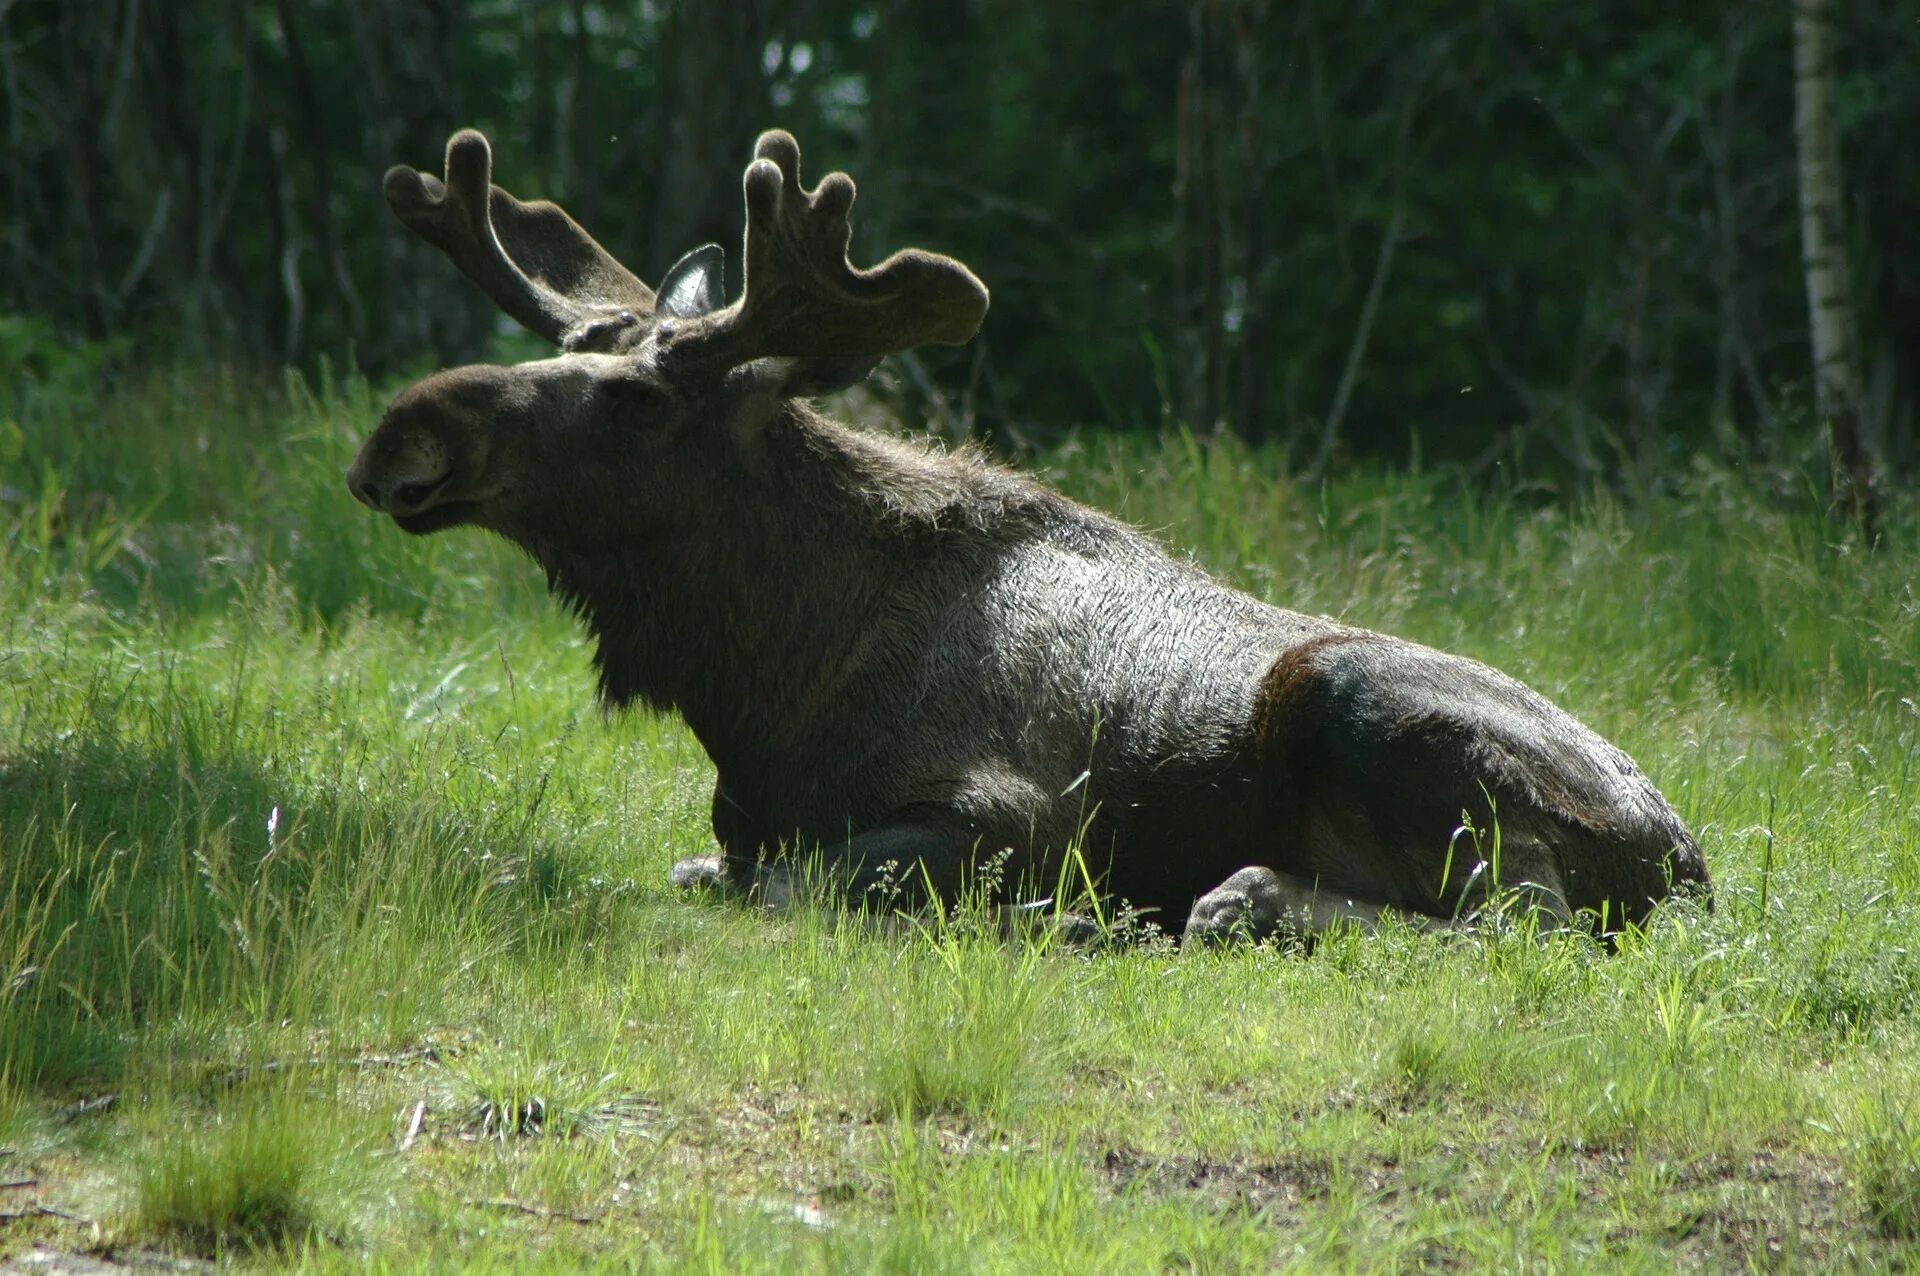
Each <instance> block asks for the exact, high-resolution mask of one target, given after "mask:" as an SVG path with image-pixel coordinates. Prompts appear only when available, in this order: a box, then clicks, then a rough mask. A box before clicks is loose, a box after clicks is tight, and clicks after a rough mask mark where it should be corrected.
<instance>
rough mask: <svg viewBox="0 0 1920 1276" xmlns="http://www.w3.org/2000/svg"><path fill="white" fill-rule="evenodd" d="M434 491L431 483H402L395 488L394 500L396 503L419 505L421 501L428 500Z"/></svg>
mask: <svg viewBox="0 0 1920 1276" xmlns="http://www.w3.org/2000/svg"><path fill="white" fill-rule="evenodd" d="M432 491H433V485H432V484H431V483H402V484H401V485H400V486H399V487H397V488H395V489H394V492H393V502H394V504H395V505H405V506H414V505H418V504H419V503H420V502H421V501H424V500H426V499H427V495H428V494H429V493H430V492H432Z"/></svg>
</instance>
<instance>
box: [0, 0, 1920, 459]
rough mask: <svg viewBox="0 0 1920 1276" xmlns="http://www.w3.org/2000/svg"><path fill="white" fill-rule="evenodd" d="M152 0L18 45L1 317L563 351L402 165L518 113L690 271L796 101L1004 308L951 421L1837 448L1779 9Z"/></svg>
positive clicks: (1843, 119)
mask: <svg viewBox="0 0 1920 1276" xmlns="http://www.w3.org/2000/svg"><path fill="white" fill-rule="evenodd" d="M1843 9H1844V12H1843V14H1842V15H1841V26H1840V29H1839V31H1838V32H1837V37H1838V40H1837V44H1838V59H1839V66H1840V68H1841V83H1840V85H1839V92H1838V97H1839V117H1840V128H1841V137H1842V144H1843V150H1844V155H1843V160H1844V165H1845V169H1844V171H1845V174H1846V179H1847V188H1848V197H1849V201H1850V204H1849V218H1850V224H1849V226H1848V228H1847V229H1848V232H1849V241H1850V245H1851V248H1852V250H1853V257H1854V261H1855V265H1856V273H1857V276H1858V278H1857V281H1856V282H1857V287H1856V290H1855V291H1856V296H1857V299H1858V300H1857V304H1858V306H1859V309H1860V311H1861V315H1862V320H1863V329H1864V334H1865V337H1866V347H1865V349H1866V357H1867V368H1866V372H1867V378H1866V380H1867V384H1868V385H1869V386H1870V387H1873V389H1872V391H1871V393H1870V396H1869V400H1870V401H1869V404H1868V414H1869V417H1870V418H1871V424H1873V425H1874V426H1875V427H1876V429H1877V432H1878V433H1879V434H1880V435H1881V436H1882V437H1881V438H1880V440H1879V441H1880V443H1881V444H1882V446H1883V447H1884V448H1886V449H1887V451H1888V452H1889V453H1890V454H1891V456H1892V457H1893V459H1894V460H1895V461H1896V462H1897V463H1899V464H1902V465H1910V464H1911V463H1912V460H1913V456H1914V448H1915V437H1916V436H1915V434H1914V430H1913V419H1914V412H1915V406H1914V405H1915V395H1916V386H1915V382H1914V373H1913V370H1912V368H1913V364H1914V361H1913V359H1912V358H1911V351H1912V349H1913V346H1914V341H1915V334H1916V332H1920V315H1917V313H1916V309H1915V305H1914V300H1913V299H1914V295H1915V293H1914V280H1915V279H1916V278H1917V277H1920V238H1916V233H1915V231H1914V219H1913V218H1912V216H1911V208H1912V204H1913V191H1914V189H1915V185H1916V182H1917V181H1920V168H1916V160H1915V157H1914V150H1913V147H1912V146H1911V144H1910V139H1911V137H1912V136H1913V135H1914V134H1915V131H1916V121H1917V120H1920V90H1916V88H1915V87H1914V77H1913V76H1912V75H1911V74H1910V73H1909V69H1910V68H1911V67H1912V66H1913V65H1914V64H1915V61H1916V59H1917V58H1920V28H1917V27H1916V26H1915V24H1914V23H1913V22H1912V21H1911V20H1910V18H1911V15H1910V13H1909V11H1908V9H1909V7H1908V6H1907V5H1904V4H1902V3H1899V2H1898V0H1855V3H1852V4H1849V5H1846V6H1843ZM110 11H111V17H102V18H100V19H98V20H87V18H86V15H83V14H81V13H80V11H79V10H77V9H74V8H73V7H72V6H61V5H55V4H47V3H26V4H20V5H16V6H13V7H12V8H11V10H10V12H9V13H8V16H7V19H6V23H5V25H4V26H0V70H3V71H4V74H0V102H4V111H3V112H0V114H3V115H4V118H6V119H7V120H8V121H9V122H10V123H9V130H10V131H9V133H8V147H7V149H6V152H5V158H4V160H0V197H4V199H5V206H6V207H7V208H8V209H9V213H10V219H11V221H10V228H9V229H8V230H7V231H6V233H4V234H0V312H7V311H12V312H20V313H25V314H30V315H35V316H41V315H44V316H49V317H51V318H52V319H53V320H54V321H55V322H56V323H57V324H58V325H59V327H60V328H61V330H63V331H75V332H84V333H87V334H90V335H91V336H92V337H94V338H95V339H96V340H99V339H104V338H108V337H111V343H110V344H111V345H112V346H113V347H114V348H116V349H117V348H121V347H124V346H125V345H126V344H128V342H129V341H130V340H133V339H135V338H130V336H129V334H137V341H138V344H139V346H140V348H141V349H142V350H143V351H145V352H147V353H149V354H153V353H162V354H164V353H167V352H189V353H199V354H212V355H216V356H219V357H241V358H250V359H256V360H260V359H265V360H279V359H293V360H297V361H301V362H305V363H308V364H312V363H314V362H317V359H318V357H319V356H322V355H325V354H328V353H336V352H339V351H342V350H352V351H354V352H355V356H356V357H357V358H358V359H359V360H360V361H361V363H362V365H363V366H365V367H368V368H369V369H371V370H374V371H376V372H378V373H380V374H382V375H385V374H388V373H398V372H402V371H405V370H408V369H410V368H417V367H419V366H421V365H422V364H423V363H424V362H428V361H449V360H454V359H464V360H470V359H473V358H476V357H481V356H484V355H488V354H491V353H499V352H505V353H510V354H512V355H514V356H515V357H519V356H522V355H525V354H526V353H528V352H530V350H531V349H532V345H531V344H530V343H528V342H526V341H525V340H524V339H520V338H517V337H513V336H509V335H506V334H505V333H504V328H505V326H506V325H505V323H504V321H503V320H501V319H499V317H498V316H496V315H495V314H494V313H493V312H492V310H491V308H490V307H489V306H488V305H487V304H486V303H485V302H484V301H483V300H481V299H480V298H479V297H478V296H476V295H475V294H474V293H473V292H472V290H471V289H470V287H469V286H468V285H466V283H465V282H464V281H463V280H461V279H459V278H458V277H457V275H456V273H455V272H454V271H453V270H452V269H451V268H450V267H449V266H448V265H447V264H446V263H445V262H443V261H441V260H439V259H438V258H437V256H436V255H435V254H433V253H432V252H431V251H430V250H429V249H427V248H426V247H425V246H423V245H420V244H417V243H415V242H412V241H410V240H409V239H408V238H407V237H406V236H405V235H404V233H403V232H401V231H400V230H399V229H398V228H397V227H396V226H395V225H394V224H393V223H392V219H391V218H390V217H389V216H388V215H387V213H386V211H385V210H384V208H383V207H382V206H381V203H382V201H381V199H380V196H379V193H378V188H379V176H380V173H381V171H382V170H383V169H384V167H385V166H386V165H388V164H390V163H396V162H405V163H410V164H415V165H420V166H426V167H433V166H434V165H435V164H436V163H437V159H438V156H439V155H440V153H441V148H442V146H443V144H444V142H445V140H446V137H447V136H448V134H449V133H450V132H451V131H452V130H453V129H454V128H457V127H459V126H462V125H477V126H480V127H482V128H484V129H485V130H486V131H487V132H488V133H489V135H490V136H491V137H492V138H493V139H494V142H495V145H496V151H497V156H498V174H499V176H500V177H501V179H502V181H503V183H504V184H505V185H507V186H508V187H509V188H510V189H512V190H514V191H516V192H517V193H519V194H521V195H523V196H536V195H538V196H546V197H552V198H555V199H558V200H560V201H562V202H563V203H564V204H565V205H566V206H567V207H568V208H569V209H570V210H571V212H572V213H573V214H574V215H575V216H576V217H577V218H578V219H579V220H580V221H581V222H582V224H584V225H585V226H587V227H588V228H589V229H590V230H592V231H593V232H594V233H596V234H598V235H600V236H601V237H602V238H603V239H604V241H605V242H606V243H607V245H608V246H609V247H610V248H611V249H612V250H613V251H614V252H615V253H616V255H618V256H619V257H621V258H622V259H623V260H624V261H626V262H628V263H629V264H630V265H631V266H632V267H633V268H634V269H635V270H636V272H638V273H639V274H641V275H642V276H643V277H645V278H647V279H649V280H653V279H657V278H659V276H660V275H661V274H662V273H663V272H664V270H665V269H666V267H667V266H668V265H669V264H670V263H671V261H672V260H673V259H674V258H675V257H676V256H678V255H679V253H680V252H682V251H684V250H686V249H688V248H690V247H692V246H694V245H696V244H698V243H701V242H706V241H709V240H711V241H717V242H721V243H723V244H728V245H732V244H734V243H736V242H738V240H737V237H738V234H739V225H738V217H739V208H738V202H737V201H738V190H739V172H740V168H741V166H742V164H743V163H744V161H745V159H746V158H747V156H748V155H749V154H750V148H751V144H752V139H753V136H754V134H755V133H756V132H757V131H758V130H759V129H761V128H763V127H767V126H770V125H774V124H778V125H782V126H785V127H788V128H791V129H792V130H794V131H795V132H796V133H797V134H798V135H799V136H800V137H801V139H802V141H803V143H804V144H805V145H806V147H807V154H808V157H809V160H808V163H809V167H810V169H811V171H812V172H814V173H816V174H818V173H824V172H826V171H828V170H829V169H831V168H836V167H837V168H845V169H847V170H849V171H851V172H853V173H854V174H855V176H856V177H857V178H858V179H859V180H860V182H861V184H862V189H863V192H864V193H863V198H862V200H861V202H860V212H859V216H858V219H857V225H856V242H855V251H856V254H857V255H858V256H859V258H860V260H862V261H871V260H874V259H876V258H877V257H878V256H880V255H884V254H885V253H886V252H889V251H891V250H892V249H894V248H897V247H900V246H902V245H905V244H908V243H924V244H927V245H929V246H933V247H937V248H940V249H943V250H946V251H950V252H953V253H956V254H957V255H959V256H960V257H962V258H963V259H964V260H966V261H968V262H969V263H970V264H971V265H973V266H974V267H975V268H976V269H977V270H978V272H979V273H980V275H981V276H982V278H984V279H985V280H986V281H987V282H988V284H989V285H990V286H991V287H992V289H993V290H994V298H995V301H994V307H993V312H992V314H991V316H990V317H989V319H988V323H987V327H986V330H985V333H984V335H983V336H982V338H981V339H980V340H979V341H978V342H977V343H976V344H975V345H974V346H973V347H972V348H971V349H970V350H968V351H964V352H948V351H929V352H925V353H922V354H920V355H917V356H915V357H914V358H912V359H910V360H907V361H904V362H902V363H901V364H900V365H899V370H898V372H897V374H896V375H894V376H891V377H888V378H885V379H883V380H882V381H881V382H880V383H879V389H880V390H881V391H882V392H883V393H885V394H888V395H889V396H891V397H893V398H896V399H898V400H901V401H902V402H904V403H905V404H907V405H909V406H910V407H911V408H912V410H914V411H916V412H917V411H924V412H925V413H926V414H927V416H928V417H929V419H930V420H932V421H933V422H934V423H935V424H936V425H938V426H939V427H941V428H943V429H948V430H954V431H965V430H967V429H969V428H973V427H976V426H986V427H989V428H991V429H992V430H993V431H994V432H995V433H996V434H998V435H1001V436H1010V435H1011V436H1015V437H1019V436H1024V435H1025V434H1027V433H1031V432H1033V431H1034V430H1036V429H1038V430H1040V431H1042V432H1053V431H1057V430H1059V429H1062V428H1065V427H1068V426H1070V425H1072V424H1074V423H1078V422H1082V421H1087V420H1096V421H1099V422H1101V423H1103V424H1105V425H1110V426H1111V425H1134V426H1145V427H1149V428H1159V427H1161V426H1163V425H1165V424H1166V423H1167V422H1168V421H1169V420H1186V421H1188V422H1190V423H1192V424H1194V425H1195V426H1196V427H1198V428H1201V429H1202V430H1210V429H1211V427H1212V426H1213V425H1214V423H1215V422H1216V421H1224V422H1226V423H1228V424H1230V425H1231V426H1233V427H1235V428H1237V429H1238V430H1240V431H1241V432H1243V433H1245V434H1247V435H1249V436H1253V437H1259V438H1266V439H1277V440H1282V441H1285V442H1287V443H1289V445H1290V447H1291V452H1292V455H1293V457H1294V459H1295V460H1296V461H1297V462H1311V461H1315V460H1317V459H1324V458H1325V457H1326V456H1336V457H1337V456H1339V455H1353V456H1360V457H1371V458H1388V459H1391V460H1394V461H1396V462H1397V461H1399V460H1401V459H1402V458H1405V457H1407V456H1408V455H1409V442H1408V440H1409V436H1410V435H1412V436H1414V437H1415V438H1416V439H1417V442H1415V443H1414V444H1413V445H1412V448H1413V453H1414V454H1416V455H1417V454H1418V452H1419V451H1420V450H1424V451H1426V452H1427V453H1428V454H1429V455H1445V456H1450V457H1455V458H1473V459H1475V460H1476V462H1477V463H1478V464H1481V465H1492V464H1494V463H1496V462H1499V461H1503V460H1510V459H1511V458H1513V457H1516V456H1524V457H1527V458H1529V459H1530V461H1531V469H1532V470H1533V472H1534V473H1535V474H1537V475H1547V474H1549V472H1550V471H1551V472H1552V473H1553V474H1556V475H1566V474H1571V475H1575V476H1579V477H1583V478H1584V477H1590V476H1593V475H1598V474H1607V475H1610V476H1618V475H1622V474H1624V477H1625V481H1626V482H1627V483H1628V484H1629V485H1630V486H1632V487H1633V488H1635V489H1639V488H1644V487H1648V486H1658V485H1659V484H1660V483H1661V482H1662V480H1663V478H1664V477H1665V476H1667V475H1669V474H1671V473H1672V472H1673V471H1674V469H1675V468H1676V464H1677V461H1678V458H1679V457H1681V456H1683V455H1685V454H1686V453H1688V452H1691V451H1696V450H1701V449H1710V450H1712V451H1714V452H1716V453H1718V454H1722V455H1727V456H1735V457H1743V456H1745V455H1747V454H1749V453H1751V452H1753V451H1755V450H1757V451H1758V452H1759V454H1760V455H1761V456H1762V457H1763V458H1765V459H1767V460H1769V461H1775V462H1784V463H1786V464H1789V465H1798V466H1806V465H1808V464H1809V463H1810V462H1817V461H1819V460H1820V455H1819V449H1820V447H1821V446H1822V445H1821V444H1820V443H1819V442H1818V436H1817V432H1816V431H1815V430H1813V429H1811V428H1808V427H1809V422H1808V421H1807V420H1806V417H1807V408H1808V405H1807V403H1806V402H1805V399H1806V395H1805V393H1804V391H1805V386H1806V383H1807V381H1808V379H1809V375H1810V369H1809V367H1808V353H1807V348H1806V347H1807V342H1806V336H1805V334H1806V328H1807V318H1806V301H1805V295H1804V289H1803V281H1802V277H1801V273H1800V262H1799V239H1798V233H1797V222H1796V220H1795V219H1796V217H1797V210H1796V203H1795V167H1794V150H1793V144H1792V128H1791V123H1792V111H1793V108H1792V85H1793V74H1792V52H1791V38H1790V23H1789V20H1788V19H1789V12H1788V10H1787V9H1785V8H1783V7H1781V6H1779V5H1774V4H1762V3H1757V2H1756V0H1739V2H1737V3H1733V4H1730V5H1723V6H1703V5H1665V6H1649V5H1638V6H1630V7H1629V8H1628V9H1624V10H1623V9H1621V8H1619V7H1618V6H1601V5H1597V4H1591V3H1589V4H1572V5H1569V4H1564V3H1542V2H1540V0H1500V2H1499V3H1494V4H1488V5H1480V6H1469V7H1467V8H1465V9H1462V10H1460V11H1459V12H1453V13H1442V12H1439V11H1436V10H1434V9H1431V8H1429V7H1424V6H1409V5H1401V6H1393V5H1383V4H1378V3H1373V4H1361V5H1345V6H1327V5H1313V4H1308V5H1297V6H1290V7H1288V6H1276V5H1272V4H1267V3H1263V2H1258V0H1218V2H1216V0H1207V2H1206V3H1188V4H1179V5H1149V6H1143V7H1140V8H1138V9H1137V10H1135V11H1132V12H1130V13H1129V14H1128V15H1127V18H1126V20H1125V21H1123V22H1118V23H1116V22H1114V21H1113V20H1112V16H1111V14H1110V13H1108V12H1107V11H1106V10H1105V9H1104V8H1102V7H1099V6H1093V5H1088V4H1085V3H1080V4H1072V3H1067V4H1047V5H1035V4H1031V3H1024V2H1016V0H976V2H975V3H971V4H966V5H951V4H948V5H925V4H907V3H901V2H899V0H817V2H814V3H809V4H806V5H784V4H756V5H750V6H711V5H710V6H700V5H694V4H689V3H677V2H676V3H658V4H653V3H650V4H640V5H631V4H600V3H591V4H574V5H533V4H518V5H510V4H501V3H471V4H425V3H396V4H392V5H384V6H375V7H368V6H365V5H360V4H353V3H348V2H347V0H286V2H284V3H279V4H274V5H262V4H257V3H249V2H248V0H192V2H191V3H173V4H166V5H161V6H142V5H136V4H124V5H123V4H114V5H111V6H110ZM339 86H350V89H351V91H345V90H343V89H341V88H340V87H339ZM736 274H737V263H736ZM1369 298H1372V301H1371V302H1370V301H1369ZM23 322H28V321H20V320H11V321H8V325H7V326H5V327H0V385H4V384H6V383H7V382H8V381H9V380H10V379H13V378H12V377H11V376H10V374H11V373H13V372H14V370H15V367H16V365H17V362H18V356H17V352H18V350H19V349H20V348H21V347H22V345H23V343H24V344H25V345H26V346H30V347H32V348H33V349H35V350H38V351H40V352H41V353H40V355H39V356H36V357H40V358H45V359H49V360H53V361H54V362H57V363H59V364H60V365H61V366H60V367H58V368H49V369H45V370H43V371H44V372H45V374H46V375H49V376H54V377H55V379H57V380H60V381H61V382H62V384H68V385H79V384H84V379H85V375H86V373H85V367H84V359H83V358H82V357H81V356H79V355H77V354H62V355H59V356H58V357H57V358H56V357H55V355H54V353H53V351H54V346H55V344H56V343H52V342H50V341H49V340H48V339H47V337H46V335H45V333H44V332H43V331H39V330H26V329H22V328H21V326H20V325H21V324H22V323H23ZM30 322H31V323H32V324H34V325H41V324H43V323H44V321H43V320H40V319H35V320H32V321H30ZM83 348H85V347H75V348H74V349H76V350H77V349H83Z"/></svg>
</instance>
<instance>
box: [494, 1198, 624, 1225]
mask: <svg viewBox="0 0 1920 1276" xmlns="http://www.w3.org/2000/svg"><path fill="white" fill-rule="evenodd" d="M467 1204H469V1205H473V1206H477V1207H479V1208H481V1209H494V1210H512V1211H514V1212H515V1213H518V1214H527V1215H531V1216H532V1217H534V1218H544V1219H556V1218H559V1219H565V1220H566V1221H567V1222H569V1223H580V1224H585V1225H591V1224H594V1223H598V1222H599V1221H600V1215H598V1214H570V1213H567V1212H566V1211H564V1210H550V1209H546V1208H544V1207H542V1206H539V1205H529V1204H527V1203H526V1202H525V1201H516V1200H514V1199H513V1198H512V1197H508V1196H495V1197H489V1198H487V1199H485V1200H481V1199H479V1198H474V1197H469V1198H468V1200H467Z"/></svg>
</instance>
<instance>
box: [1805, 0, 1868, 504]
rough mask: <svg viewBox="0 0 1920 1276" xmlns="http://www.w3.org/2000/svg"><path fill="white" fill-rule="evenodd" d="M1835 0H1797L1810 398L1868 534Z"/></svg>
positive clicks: (1837, 477) (1840, 492)
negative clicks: (1843, 192) (1843, 204)
mask: <svg viewBox="0 0 1920 1276" xmlns="http://www.w3.org/2000/svg"><path fill="white" fill-rule="evenodd" d="M1834 79H1835V74H1834V57H1833V4H1832V0H1796V3H1795V6H1794V11H1793V105H1794V111H1793V132H1794V145H1795V149H1796V152H1797V154H1798V156H1799V163H1800V251H1801V261H1802V263H1803V265H1804V267H1805V270H1806V276H1807V308H1808V311H1809V319H1810V325H1809V326H1810V329H1811V333H1812V338H1813V385H1814V406H1815V409H1816V410H1817V411H1818V412H1819V413H1820V415H1821V417H1822V418H1824V419H1825V421H1826V423H1827V430H1828V437H1829V440H1830V443H1831V446H1832V453H1833V492H1834V500H1835V504H1836V506H1837V507H1838V508H1839V510H1840V511H1841V513H1842V514H1844V515H1845V516H1846V517H1848V518H1850V519H1853V520H1854V521H1856V522H1858V523H1859V524H1860V528H1861V530H1862V531H1863V532H1864V533H1865V534H1866V536H1867V539H1868V541H1869V542H1872V541H1874V540H1876V539H1878V537H1879V535H1880V494H1879V491H1878V489H1877V487H1876V484H1875V479H1874V465H1873V456H1872V454H1871V453H1870V452H1869V451H1868V448H1867V441H1866V438H1865V436H1864V435H1863V433H1862V432H1861V427H1860V352H1859V343H1858V339H1857V337H1856V335H1855V331H1854V322H1853V302H1852V298H1851V296H1850V295H1849V290H1848V275H1847V253H1846V240H1845V237H1844V235H1843V232H1842V220H1841V211H1840V137H1839V129H1838V126H1837V124H1836V122H1835V120H1834V110H1833V100H1834Z"/></svg>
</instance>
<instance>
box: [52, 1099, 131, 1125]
mask: <svg viewBox="0 0 1920 1276" xmlns="http://www.w3.org/2000/svg"><path fill="white" fill-rule="evenodd" d="M119 1105H120V1096H119V1095H117V1094H96V1095H95V1096H94V1097H93V1098H91V1099H82V1100H80V1101H79V1102H78V1103H69V1104H68V1105H67V1106H66V1107H64V1108H61V1109H60V1111H59V1112H58V1113H57V1114H56V1115H58V1116H59V1118H60V1119H61V1120H62V1121H77V1120H79V1119H80V1118H81V1117H83V1116H98V1115H100V1114H101V1113H103V1112H111V1111H113V1110H114V1109H115V1108H116V1107H118V1106H119Z"/></svg>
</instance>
